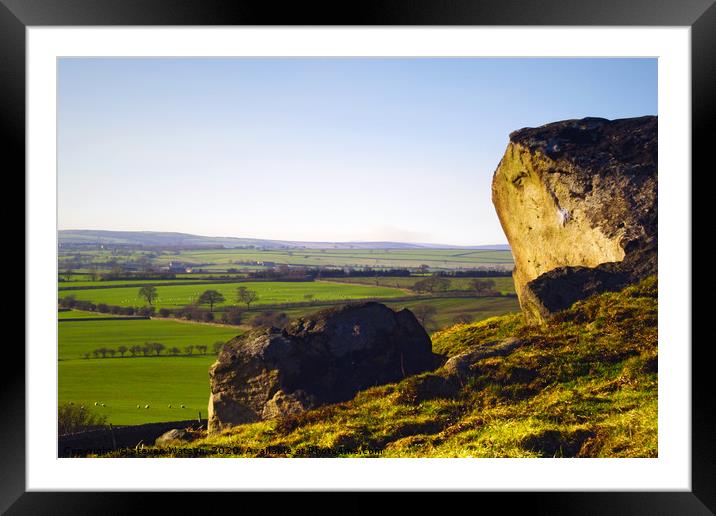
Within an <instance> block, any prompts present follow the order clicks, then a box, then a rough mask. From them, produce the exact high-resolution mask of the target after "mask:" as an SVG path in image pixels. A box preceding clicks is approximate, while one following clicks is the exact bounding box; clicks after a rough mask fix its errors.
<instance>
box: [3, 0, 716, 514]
mask: <svg viewBox="0 0 716 516" xmlns="http://www.w3.org/2000/svg"><path fill="white" fill-rule="evenodd" d="M714 1H715V0H631V1H629V0H599V1H598V2H596V1H584V0H582V1H576V0H571V1H570V0H489V1H474V0H363V1H361V2H355V3H353V2H351V3H341V2H334V3H331V4H328V5H324V4H323V3H318V2H311V3H306V2H303V3H299V2H283V3H281V4H274V3H272V2H269V1H266V0H264V1H246V0H236V1H233V2H229V1H220V0H0V104H1V106H2V108H1V110H0V120H2V126H3V132H2V134H3V140H2V143H3V146H2V147H3V158H4V163H5V164H6V165H5V167H6V168H5V170H6V177H7V176H13V177H16V178H17V177H21V176H22V175H23V174H22V172H23V171H24V167H25V139H24V136H25V116H26V104H25V66H26V61H25V59H26V56H25V29H26V28H27V27H29V26H87V25H95V26H112V25H145V26H146V25H175V26H182V25H192V26H201V25H314V26H315V25H338V26H341V25H449V26H454V25H463V26H467V25H481V26H484V25H512V26H515V25H532V26H534V25H558V26H567V25H569V26H597V25H604V26H688V27H690V28H691V44H692V47H691V50H692V56H691V73H692V161H693V166H692V168H693V169H696V168H697V167H698V168H705V166H706V160H707V157H706V155H707V152H709V150H710V144H711V145H712V144H713V143H712V142H713V137H714V136H716V131H714V127H715V125H716V44H715V42H716V5H714ZM711 166H713V165H711ZM703 172H704V173H705V172H706V170H704V171H703ZM690 177H693V174H691V171H684V178H685V180H690ZM20 188H24V186H20ZM31 273H32V271H26V275H27V274H31ZM689 281H691V278H689ZM684 302H688V303H691V300H685V301H684ZM690 344H691V343H690V342H689V343H684V346H685V347H686V346H687V345H690ZM702 344H706V342H702ZM707 349H708V346H699V345H698V344H697V345H696V346H693V347H692V350H691V351H692V457H691V465H692V477H691V478H692V490H691V491H689V492H660V491H654V492H579V493H577V492H550V493H536V492H535V493H529V492H526V493H480V494H477V503H479V504H480V506H481V505H482V504H483V503H484V502H497V503H498V504H500V506H501V507H503V508H508V509H515V508H518V507H523V510H526V511H528V512H527V513H528V514H595V515H597V514H610V515H611V514H650V515H653V514H674V515H676V514H678V515H688V514H694V515H696V514H714V511H716V489H715V488H714V487H715V486H716V475H715V471H716V446H715V444H714V443H715V442H716V439H715V438H714V436H716V428H715V425H714V418H713V411H714V402H713V397H712V394H711V393H712V392H713V391H712V388H711V387H712V386H711V384H710V382H709V379H710V376H711V374H710V369H711V365H710V361H709V360H708V359H707V357H706V353H707ZM13 353H14V354H13ZM0 363H1V364H2V365H1V367H2V370H3V371H2V376H0V378H2V382H3V386H2V391H1V392H0V399H2V407H3V412H2V413H3V424H2V425H0V427H1V428H2V429H1V430H0V435H2V439H0V448H1V449H2V459H1V460H0V511H7V514H125V513H128V512H133V511H134V510H136V509H138V508H139V509H141V508H145V509H146V508H148V507H149V506H148V505H147V503H148V502H152V503H153V502H158V503H159V504H161V505H162V507H163V510H164V511H167V512H168V511H171V510H180V512H182V513H184V512H188V510H189V509H190V505H189V504H188V503H187V502H188V500H187V498H186V496H184V495H182V494H180V493H163V494H159V493H156V494H147V493H131V494H129V493H68V492H52V493H40V492H26V489H25V444H26V443H25V422H24V421H25V367H24V364H25V354H24V352H23V350H22V349H20V350H17V349H16V348H15V350H14V351H13V349H9V351H8V352H6V353H5V354H4V356H3V360H2V361H0ZM665 366H667V367H668V364H666V365H665ZM229 496H230V495H229ZM237 496H241V498H240V500H241V504H242V505H243V504H245V503H246V502H249V501H256V502H258V503H260V504H261V503H265V501H264V502H262V501H261V500H249V498H250V497H256V496H257V495H249V494H241V495H237ZM272 496H273V495H272ZM208 497H212V499H216V498H218V500H222V498H224V495H222V496H219V495H218V494H216V493H213V494H207V495H206V498H207V499H206V500H205V501H203V502H202V505H203V507H204V508H206V507H207V505H206V504H208V503H209V500H208ZM350 497H351V498H352V499H353V501H346V500H344V501H342V502H340V504H341V506H342V507H344V508H345V510H343V511H342V512H351V513H361V512H368V511H371V512H372V510H373V509H374V506H373V503H371V502H365V501H363V500H364V498H363V497H362V496H358V495H357V494H352V495H350ZM148 498H152V500H148ZM156 498H158V499H156ZM280 498H281V497H278V499H279V500H280ZM274 500H276V498H274ZM322 500H325V499H322ZM414 500H415V501H417V502H418V503H420V504H423V503H424V502H423V496H422V495H421V494H416V495H415V496H414ZM212 503H216V502H212ZM229 503H231V502H229ZM469 503H471V504H475V503H476V501H475V500H472V501H470V502H469ZM326 506H327V507H328V505H326ZM480 506H477V505H473V507H476V509H478V510H479V507H480ZM246 507H248V506H246ZM483 507H484V506H483Z"/></svg>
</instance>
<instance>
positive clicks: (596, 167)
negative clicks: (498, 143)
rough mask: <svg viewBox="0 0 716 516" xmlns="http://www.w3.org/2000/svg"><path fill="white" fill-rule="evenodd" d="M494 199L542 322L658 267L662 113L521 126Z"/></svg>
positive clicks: (526, 298) (522, 284) (521, 291)
mask: <svg viewBox="0 0 716 516" xmlns="http://www.w3.org/2000/svg"><path fill="white" fill-rule="evenodd" d="M492 202H493V204H494V205H495V209H496V210H497V215H498V217H499V219H500V222H501V224H502V228H503V229H504V231H505V234H506V235H507V239H508V241H509V243H510V246H511V248H512V253H513V256H514V259H515V269H514V272H513V277H514V280H515V288H516V290H517V295H518V296H519V300H520V305H521V307H522V309H523V312H524V313H525V315H526V316H527V317H528V319H530V320H532V321H544V320H545V319H546V318H548V317H549V316H550V315H551V314H553V313H555V312H557V311H560V310H563V309H565V308H568V307H569V306H571V304H572V303H574V302H575V301H577V300H579V299H584V298H586V297H588V296H590V295H592V294H595V293H598V292H603V291H607V290H618V289H621V288H622V287H624V286H625V285H627V284H629V283H634V282H636V281H639V280H640V279H643V278H644V277H646V276H648V275H650V274H655V273H656V271H657V118H656V117H655V116H646V117H640V118H628V119H621V120H612V121H610V120H606V119H603V118H584V119H581V120H565V121H562V122H556V123H552V124H548V125H545V126H542V127H537V128H526V129H521V130H519V131H515V132H513V133H512V134H510V142H509V144H508V146H507V150H506V151H505V155H504V156H503V158H502V160H501V161H500V164H499V166H498V167H497V170H496V171H495V174H494V176H493V180H492Z"/></svg>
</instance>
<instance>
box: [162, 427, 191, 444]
mask: <svg viewBox="0 0 716 516" xmlns="http://www.w3.org/2000/svg"><path fill="white" fill-rule="evenodd" d="M194 439H196V435H195V434H193V433H192V432H189V431H188V430H186V429H183V428H173V429H171V430H169V431H168V432H164V433H163V434H162V435H160V436H159V437H157V439H156V440H155V441H154V446H176V445H178V444H182V443H188V442H191V441H193V440H194Z"/></svg>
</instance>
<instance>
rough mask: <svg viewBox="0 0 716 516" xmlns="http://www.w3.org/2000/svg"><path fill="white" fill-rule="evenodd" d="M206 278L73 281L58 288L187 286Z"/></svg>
mask: <svg viewBox="0 0 716 516" xmlns="http://www.w3.org/2000/svg"><path fill="white" fill-rule="evenodd" d="M205 281H206V279H205V278H196V279H188V278H187V279H184V278H181V279H154V280H146V279H145V280H109V281H103V280H98V281H92V280H86V281H84V280H83V281H79V280H73V281H60V282H59V283H58V288H59V289H60V290H62V289H63V288H72V289H76V288H78V287H107V288H110V287H111V288H116V287H121V286H122V285H137V286H140V285H161V284H162V283H182V284H184V283H186V284H187V285H190V284H191V285H193V284H195V283H203V282H205Z"/></svg>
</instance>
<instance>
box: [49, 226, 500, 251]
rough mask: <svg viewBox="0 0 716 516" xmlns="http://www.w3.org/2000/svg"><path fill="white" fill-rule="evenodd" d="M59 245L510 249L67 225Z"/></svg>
mask: <svg viewBox="0 0 716 516" xmlns="http://www.w3.org/2000/svg"><path fill="white" fill-rule="evenodd" d="M58 239H59V243H60V245H63V244H105V245H106V244H124V245H141V246H147V247H163V246H166V247H193V246H202V247H206V246H216V247H226V248H234V247H245V246H256V247H263V248H267V249H281V248H286V247H291V248H303V249H485V250H500V251H509V249H510V246H508V245H505V244H496V245H475V246H459V245H441V244H411V243H403V242H299V241H291V240H267V239H259V238H237V237H208V236H200V235H190V234H188V233H171V232H160V231H105V230H94V229H66V230H60V231H59V232H58Z"/></svg>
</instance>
